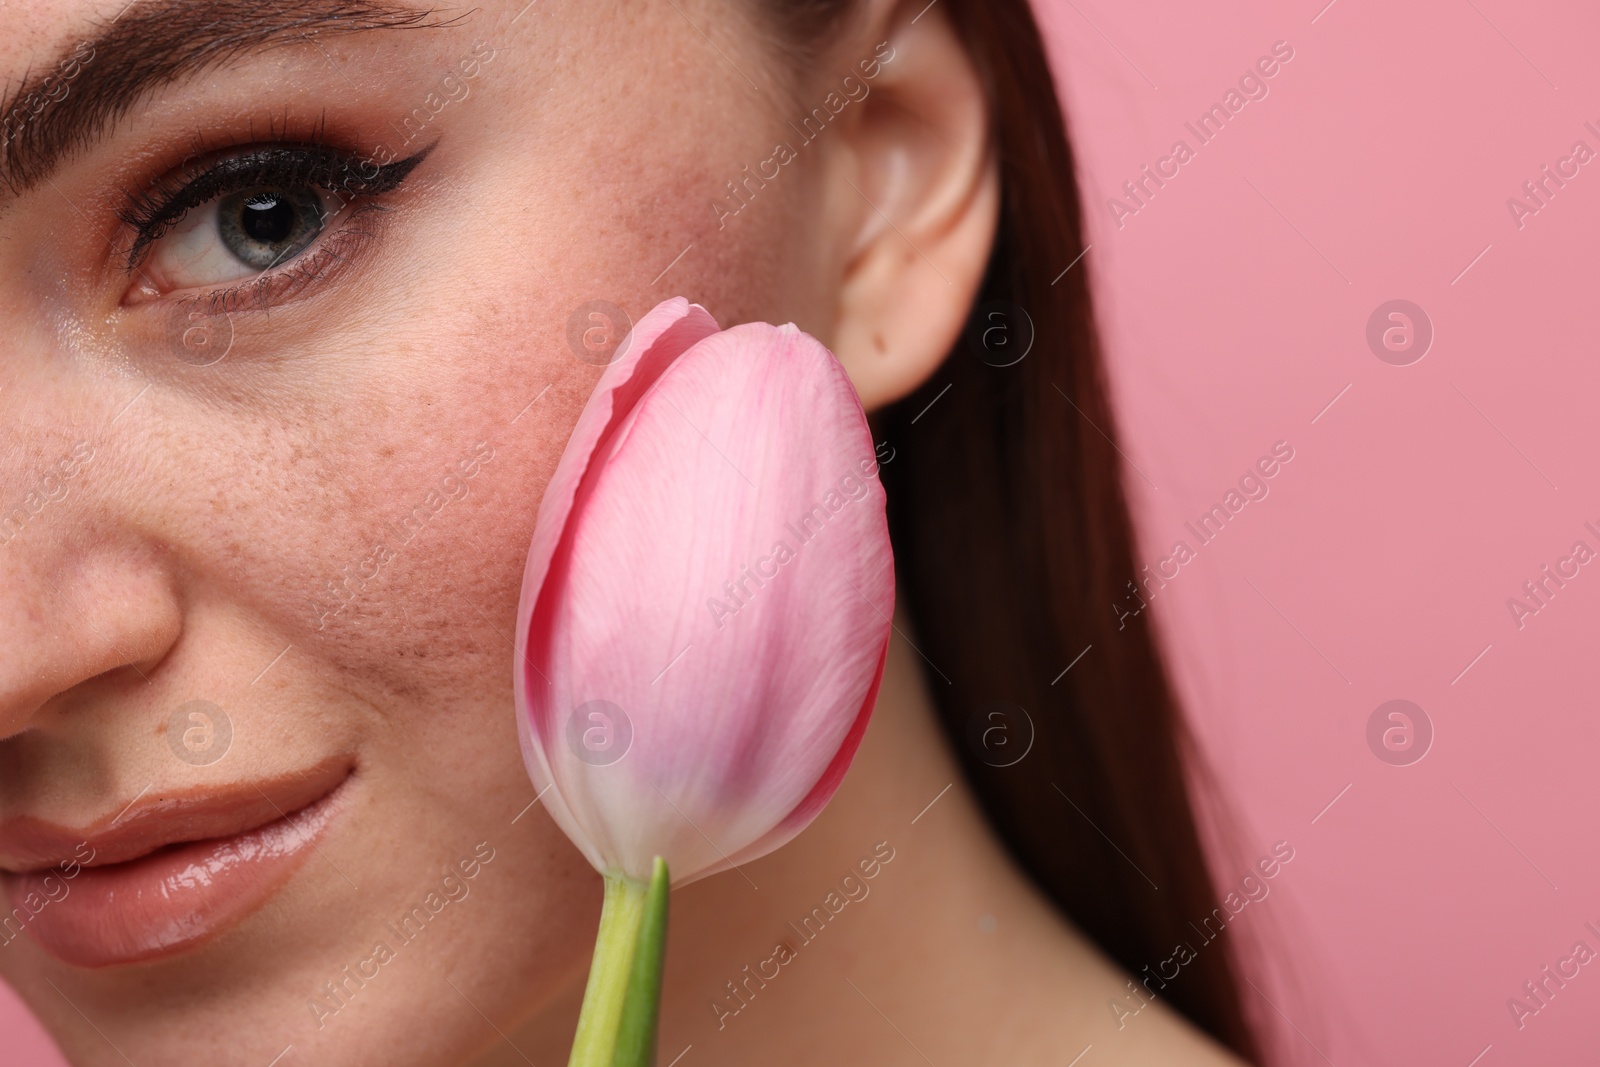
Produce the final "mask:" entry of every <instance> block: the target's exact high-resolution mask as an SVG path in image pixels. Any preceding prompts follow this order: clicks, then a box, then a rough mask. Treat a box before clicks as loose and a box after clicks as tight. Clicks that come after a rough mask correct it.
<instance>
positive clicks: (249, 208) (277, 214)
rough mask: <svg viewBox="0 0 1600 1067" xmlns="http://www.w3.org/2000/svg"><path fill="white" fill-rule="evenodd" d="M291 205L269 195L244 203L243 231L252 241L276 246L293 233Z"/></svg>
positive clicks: (293, 220)
mask: <svg viewBox="0 0 1600 1067" xmlns="http://www.w3.org/2000/svg"><path fill="white" fill-rule="evenodd" d="M295 218H296V212H295V208H294V205H293V204H290V203H288V202H286V201H284V200H280V199H278V198H277V197H276V196H273V195H272V194H271V193H260V194H258V195H256V196H252V197H250V198H249V199H248V200H246V201H245V202H244V219H243V220H242V221H243V229H244V232H245V235H246V236H248V237H249V238H250V239H251V240H252V241H260V242H261V243H262V244H278V243H279V242H281V241H283V240H284V239H286V238H287V237H288V236H289V235H290V234H291V233H293V232H294V231H295Z"/></svg>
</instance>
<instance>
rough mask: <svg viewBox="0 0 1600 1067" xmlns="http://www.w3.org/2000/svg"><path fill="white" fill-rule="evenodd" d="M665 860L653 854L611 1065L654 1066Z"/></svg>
mask: <svg viewBox="0 0 1600 1067" xmlns="http://www.w3.org/2000/svg"><path fill="white" fill-rule="evenodd" d="M671 888H672V879H671V878H670V877H668V875H667V861H666V860H664V859H662V858H661V857H660V856H657V857H656V862H655V865H654V868H653V869H652V870H651V872H650V888H649V891H648V892H647V893H646V895H645V898H644V915H643V917H642V918H641V919H640V920H639V939H638V947H637V948H636V949H635V950H634V953H633V967H632V968H631V971H632V973H631V974H630V975H629V977H628V997H627V1002H626V1005H625V1006H624V1008H623V1012H622V1023H621V1025H620V1026H619V1028H618V1030H617V1048H616V1052H615V1053H614V1054H613V1055H612V1059H611V1067H655V1062H656V1022H657V1019H658V1018H659V1016H660V1014H661V965H662V964H663V963H664V962H665V960H666V955H667V893H668V892H669V890H670V889H671Z"/></svg>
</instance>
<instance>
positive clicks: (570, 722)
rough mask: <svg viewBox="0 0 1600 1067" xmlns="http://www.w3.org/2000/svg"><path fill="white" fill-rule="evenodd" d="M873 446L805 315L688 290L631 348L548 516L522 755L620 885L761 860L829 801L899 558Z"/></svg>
mask: <svg viewBox="0 0 1600 1067" xmlns="http://www.w3.org/2000/svg"><path fill="white" fill-rule="evenodd" d="M876 471H877V463H876V461H875V457H874V450H873V443H872V437H871V434H870V432H869V430H868V428H867V422H866V417H865V415H864V414H863V413H862V410H861V404H860V401H859V400H858V399H857V397H856V394H855V390H854V388H853V387H852V386H851V384H850V380H849V378H848V377H847V376H846V374H845V372H844V369H843V368H842V367H841V366H840V365H839V363H838V361H837V360H836V359H835V358H834V357H833V355H832V353H830V352H829V351H828V350H827V349H826V348H824V347H823V346H822V345H821V344H820V343H819V342H818V341H816V340H815V339H814V338H812V337H810V336H808V335H806V334H804V333H802V332H800V330H798V329H797V328H796V327H795V326H793V325H792V324H791V325H786V326H779V327H774V326H771V325H768V324H766V323H747V324H745V325H742V326H735V327H733V328H732V329H729V330H719V329H718V327H717V323H716V321H715V320H714V319H712V317H711V316H710V315H709V314H708V313H707V312H706V311H705V309H704V308H702V307H700V306H698V305H693V304H690V303H689V302H688V301H686V300H684V299H683V298H681V297H679V298H676V299H672V300H668V301H666V302H664V303H662V304H660V305H658V306H657V307H656V308H655V309H653V310H652V311H650V312H649V313H648V314H647V315H645V316H644V317H643V318H642V319H640V320H639V323H638V324H637V325H636V326H635V327H634V329H633V332H632V333H631V334H630V335H629V337H628V339H627V340H626V341H624V343H623V347H622V348H621V349H620V350H619V355H618V357H617V358H616V359H615V361H614V362H612V364H611V365H610V366H609V367H607V368H606V371H605V373H604V375H603V376H602V377H601V380H600V384H599V385H598V386H597V387H596V389H595V391H594V394H593V395H592V396H591V397H590V399H589V402H588V405H587V406H586V407H585V408H584V410H583V413H582V415H581V416H580V417H579V419H578V424H577V427H576V429H575V430H574V431H573V434H572V438H571V440H570V441H569V442H568V443H567V447H566V451H565V452H564V453H563V454H562V457H561V462H560V464H559V465H558V467H557V468H556V472H555V475H554V477H553V478H552V479H551V481H550V484H549V486H548V488H547V489H546V490H545V495H544V499H543V500H542V501H541V502H540V505H539V515H538V525H537V528H536V530H535V533H534V537H533V544H532V547H531V548H530V550H529V553H528V565H527V570H526V572H525V574H524V577H523V586H522V600H521V604H520V606H519V610H518V613H517V648H518V649H519V650H521V653H522V657H523V658H522V661H521V662H520V663H519V664H518V665H517V670H516V671H515V691H516V703H517V712H518V716H517V719H518V728H519V732H520V734H521V738H522V751H523V758H524V760H525V761H526V763H527V767H528V773H529V775H530V777H531V778H532V779H533V784H534V787H535V788H536V789H538V790H539V791H540V792H541V793H542V795H543V798H544V803H545V805H546V806H547V808H548V810H549V812H550V814H551V816H552V817H553V818H554V819H555V820H556V822H557V824H559V825H560V826H561V828H562V829H563V830H564V831H565V832H566V833H567V835H568V836H569V837H570V838H571V839H572V840H573V841H574V842H575V843H576V844H577V845H578V847H579V848H580V849H582V851H583V853H584V855H585V856H586V857H587V858H588V859H589V862H590V863H592V864H593V865H594V867H595V868H596V869H597V870H599V871H601V872H602V873H606V874H608V875H610V874H615V875H620V876H622V877H624V878H627V879H631V880H634V881H640V882H642V881H644V880H647V879H648V878H649V876H650V872H651V863H652V860H653V858H654V857H655V856H658V855H659V856H661V857H663V858H664V859H665V860H666V861H667V864H668V866H669V867H670V869H671V873H672V876H673V882H674V883H675V884H682V883H684V882H688V881H691V880H693V879H695V878H699V877H703V876H705V875H707V874H711V873H714V872H716V871H719V870H723V869H726V868H728V867H729V866H732V865H735V864H743V863H745V862H747V861H749V860H752V859H755V858H756V857H758V856H762V855H764V854H766V853H768V852H770V851H772V850H773V849H776V848H778V847H779V846H781V845H783V844H784V843H785V842H787V841H789V840H790V839H791V838H793V837H794V836H795V835H796V834H798V833H799V832H800V831H801V830H802V829H804V828H805V826H806V825H807V824H808V823H809V822H810V821H811V820H812V818H814V817H815V816H816V814H817V813H818V812H819V811H820V810H821V809H822V807H823V805H824V804H826V803H827V801H828V800H829V798H830V797H832V795H833V792H834V790H835V789H836V788H837V787H838V785H839V781H840V779H841V778H842V777H843V776H844V772H845V770H846V769H847V768H848V766H849V764H850V760H851V758H852V757H853V756H854V754H855V751H856V747H857V745H858V744H859V743H860V740H861V735H862V733H863V732H864V730H865V729H866V725H867V719H868V717H869V715H870V714H871V711H872V706H873V703H874V701H875V699H876V697H877V690H878V683H879V681H880V679H881V678H882V676H883V664H884V657H885V654H886V652H887V649H888V640H889V633H890V616H891V614H892V613H893V604H894V568H893V557H892V554H891V551H890V547H889V534H888V525H887V522H886V520H885V517H884V494H883V489H882V486H881V485H880V484H879V482H878V480H877V477H876Z"/></svg>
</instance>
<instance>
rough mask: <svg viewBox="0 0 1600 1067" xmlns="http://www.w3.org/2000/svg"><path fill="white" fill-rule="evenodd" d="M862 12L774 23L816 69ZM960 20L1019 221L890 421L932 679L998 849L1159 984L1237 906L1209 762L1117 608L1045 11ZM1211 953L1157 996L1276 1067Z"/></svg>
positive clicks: (961, 5)
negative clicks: (1221, 846)
mask: <svg viewBox="0 0 1600 1067" xmlns="http://www.w3.org/2000/svg"><path fill="white" fill-rule="evenodd" d="M852 6H853V3H852V0H775V2H774V3H772V4H769V5H768V7H769V9H772V15H771V17H772V18H774V19H775V20H776V26H777V28H778V29H779V31H780V32H781V33H783V34H785V35H786V36H788V38H789V51H790V52H791V54H793V53H794V51H795V49H796V47H798V48H799V51H800V56H801V57H802V59H804V60H810V59H813V58H815V56H816V55H817V53H818V52H819V51H821V50H822V49H823V48H825V45H826V39H827V37H828V34H829V29H830V27H837V26H839V25H840V24H841V21H840V20H843V19H847V18H848V16H849V15H850V14H851V10H850V9H851V8H852ZM941 7H942V10H943V11H944V12H945V14H946V15H947V17H949V18H950V19H951V20H952V22H953V23H954V25H955V28H956V31H957V33H958V34H959V35H960V37H961V39H962V40H963V41H965V42H967V46H968V48H969V50H970V52H971V54H972V57H973V60H974V62H975V63H976V65H977V68H978V71H979V74H980V77H981V78H982V79H983V81H984V83H985V85H986V87H987V90H988V95H989V101H990V108H991V123H992V128H993V131H994V133H993V135H994V138H995V143H996V148H997V151H998V156H999V164H1000V178H1001V186H1002V197H1003V202H1002V207H1001V215H1000V225H999V233H998V235H997V240H996V244H995V248H994V252H993V254H992V256H991V258H990V262H989V265H988V270H987V274H986V276H985V279H984V282H983V286H982V289H981V292H980V294H979V296H978V299H977V301H976V306H975V308H974V314H973V319H972V320H971V322H970V323H969V328H968V330H967V331H966V336H965V337H964V338H963V340H962V341H961V342H958V343H957V345H956V347H955V349H954V351H952V352H951V353H950V354H949V356H948V357H947V358H946V359H945V361H944V363H943V365H942V366H941V367H940V368H939V371H938V372H937V373H936V374H935V375H934V376H933V377H932V378H931V379H929V381H928V382H927V384H926V385H924V386H923V387H922V388H921V389H920V390H918V391H917V392H915V393H913V394H912V395H911V396H909V397H907V398H906V399H905V400H903V401H901V402H899V403H898V404H895V405H893V406H892V407H891V408H889V409H888V410H887V411H885V412H884V413H883V415H882V418H881V419H880V420H879V428H880V431H881V433H882V436H883V439H884V442H885V443H886V444H888V445H889V446H890V447H892V448H893V449H894V456H893V458H892V459H889V460H888V461H887V462H885V463H884V465H883V467H882V478H883V481H884V484H885V487H886V488H887V490H888V497H889V526H890V532H891V536H892V538H893V541H894V544H895V550H896V557H897V562H898V568H899V571H900V596H901V598H902V599H903V602H904V604H905V606H906V608H907V609H908V611H909V614H910V618H911V620H912V623H913V627H914V630H915V640H916V641H917V643H918V644H919V646H920V648H921V651H922V652H923V653H924V655H925V657H926V660H927V661H928V662H929V663H930V664H932V665H933V666H931V667H927V668H925V673H926V674H927V675H928V679H929V688H930V690H931V692H932V693H933V697H934V701H935V704H936V705H937V708H938V712H939V717H940V720H941V723H942V725H943V727H944V729H945V732H946V733H947V735H948V736H949V737H950V739H951V742H952V745H953V747H954V749H955V751H956V752H957V753H958V755H959V757H960V759H961V761H962V765H963V768H964V770H965V773H966V775H967V778H968V779H969V781H970V782H971V784H972V786H973V788H974V790H975V791H976V793H977V795H978V797H979V798H980V801H981V803H982V805H983V807H984V809H985V811H986V813H987V815H988V817H989V819H990V821H991V823H992V825H993V827H994V829H995V831H996V833H997V834H998V835H999V837H1000V838H1001V840H1002V841H1003V842H1004V843H1005V845H1006V846H1007V847H1008V848H1009V850H1010V852H1011V854H1012V855H1013V856H1014V857H1015V858H1016V860H1017V862H1018V863H1019V864H1020V865H1021V867H1022V868H1023V870H1025V871H1026V872H1027V874H1028V875H1029V876H1030V877H1031V878H1032V879H1033V880H1034V881H1035V882H1036V883H1037V884H1038V886H1039V887H1040V888H1041V889H1042V890H1043V891H1044V892H1045V893H1046V894H1047V895H1048V896H1049V898H1050V899H1051V900H1052V901H1054V902H1055V904H1056V905H1057V906H1058V907H1059V908H1060V909H1061V911H1062V912H1063V913H1065V914H1066V915H1067V916H1068V917H1070V919H1071V920H1072V922H1073V923H1074V925H1076V926H1077V928H1078V929H1080V930H1081V931H1083V932H1084V933H1085V934H1086V935H1087V936H1089V937H1090V938H1092V939H1093V940H1094V941H1095V943H1097V944H1098V945H1099V946H1100V947H1101V948H1102V949H1103V950H1104V951H1105V952H1106V953H1107V954H1108V955H1109V956H1110V957H1112V958H1113V959H1114V960H1116V962H1117V963H1118V964H1120V965H1121V966H1122V967H1123V968H1124V969H1125V970H1127V971H1128V972H1129V973H1131V974H1133V975H1134V976H1135V977H1136V979H1139V980H1141V981H1142V980H1144V979H1145V978H1147V977H1148V976H1149V975H1151V974H1153V973H1154V972H1155V969H1156V967H1157V965H1158V964H1159V963H1160V962H1161V961H1164V960H1167V959H1168V958H1169V957H1171V956H1172V955H1173V951H1174V946H1175V945H1178V944H1180V943H1183V942H1189V943H1191V944H1194V943H1196V942H1197V941H1202V942H1203V940H1204V939H1202V938H1199V937H1197V933H1196V928H1195V927H1194V926H1193V925H1192V923H1193V922H1194V921H1197V920H1200V919H1203V918H1205V917H1207V916H1209V915H1210V914H1211V911H1212V909H1213V908H1214V907H1216V906H1217V901H1218V899H1219V898H1218V896H1217V893H1216V890H1215V888H1214V885H1213V883H1212V880H1211V877H1210V874H1209V872H1208V870H1207V867H1206V859H1205V854H1204V852H1203V851H1202V848H1201V845H1200V838H1199V833H1198V831H1197V827H1196V820H1195V809H1194V807H1193V806H1192V805H1191V799H1190V795H1189V791H1188V784H1189V779H1188V778H1187V777H1186V773H1185V772H1186V770H1187V771H1189V772H1190V773H1191V774H1192V775H1195V776H1196V777H1198V776H1199V773H1200V765H1199V761H1198V758H1197V753H1196V752H1195V749H1194V746H1193V743H1192V740H1191V738H1190V735H1189V734H1188V732H1187V730H1186V728H1185V726H1184V722H1183V719H1182V718H1181V716H1180V714H1179V711H1178V706H1177V701H1176V698H1175V696H1174V694H1173V691H1172V688H1171V685H1170V682H1169V679H1168V676H1167V672H1166V670H1165V668H1164V666H1163V663H1162V658H1161V654H1160V650H1159V648H1158V646H1157V642H1156V638H1155V636H1154V635H1153V634H1152V632H1151V630H1150V629H1149V627H1148V626H1147V625H1146V623H1145V622H1144V618H1145V617H1144V616H1140V617H1139V618H1138V619H1137V620H1135V621H1133V622H1132V623H1130V624H1128V625H1126V626H1124V625H1123V624H1122V623H1121V622H1119V620H1118V619H1117V615H1116V613H1115V612H1114V610H1113V608H1112V604H1113V602H1114V601H1121V600H1123V599H1125V597H1126V592H1127V583H1128V582H1129V581H1131V580H1132V579H1134V578H1135V576H1136V574H1137V570H1136V567H1135V564H1134V559H1133V546H1134V535H1133V528H1132V523H1131V521H1130V519H1129V515H1128V507H1127V502H1126V499H1125V497H1124V493H1123V486H1122V481H1121V465H1120V459H1121V457H1120V454H1119V452H1118V450H1117V448H1116V446H1115V444H1114V443H1113V442H1114V440H1115V435H1116V431H1115V421H1116V420H1115V419H1114V418H1113V416H1112V412H1111V407H1110V402H1109V400H1108V397H1107V390H1106V383H1105V379H1104V375H1103V368H1102V366H1101V359H1100V351H1099V345H1098V342H1097V339H1096V334H1095V328H1094V320H1093V315H1092V309H1091V306H1090V300H1089V289H1088V284H1087V281H1086V278H1087V271H1086V268H1085V266H1084V265H1083V264H1081V263H1080V264H1078V265H1077V266H1076V267H1075V268H1073V269H1071V270H1067V269H1066V268H1067V267H1068V266H1069V264H1072V263H1074V262H1075V261H1076V260H1077V259H1078V258H1079V256H1080V253H1082V251H1083V249H1084V243H1083V235H1082V226H1081V218H1080V210H1079V203H1078V191H1077V183H1076V180H1075V176H1074V161H1073V156H1072V150H1071V147H1070V145H1069V143H1068V139H1067V134H1066V127H1065V123H1064V118H1063V114H1062V111H1061V108H1060V106H1059V103H1058V101H1057V98H1056V93H1055V85H1054V82H1053V81H1052V77H1051V71H1050V67H1049V63H1048V60H1047V56H1046V53H1045V49H1044V44H1043V41H1042V39H1041V38H1040V35H1039V31H1038V27H1037V25H1036V24H1035V22H1034V19H1033V15H1032V12H1031V10H1030V8H1029V5H1028V2H1027V0H944V2H943V3H942V5H941ZM1063 272H1064V273H1063ZM996 315H998V316H999V317H998V318H997V317H996ZM1030 323H1031V332H1030ZM995 328H998V329H1000V330H1002V331H1003V332H1005V333H1006V334H1008V337H1007V340H1008V341H1009V343H1010V344H1011V345H1013V346H1021V345H1023V344H1025V343H1026V342H1027V341H1028V339H1029V337H1030V336H1031V337H1032V348H1031V350H1029V351H1028V353H1027V355H1026V357H1025V358H1023V359H1021V360H1020V362H1016V363H1014V364H1012V365H1009V366H996V365H994V364H995V363H1002V362H1007V361H1009V360H1010V359H1013V358H1015V355H1016V351H1017V349H1016V348H1013V349H1011V350H1010V351H1009V354H1006V355H1004V356H1001V357H1000V358H996V356H997V355H999V354H1000V352H1002V351H1004V350H1001V349H998V348H997V347H989V348H987V349H986V346H985V344H984V343H983V340H982V336H983V332H984V331H985V330H992V329H995ZM999 339H1000V337H999V335H994V336H992V337H991V340H992V341H998V340H999ZM986 354H987V355H989V358H988V359H987V360H986V359H985V358H983V356H984V355H986ZM936 399H937V401H938V402H937V403H934V401H935V400H936ZM930 405H931V406H930ZM1085 650H1087V651H1085ZM1080 655H1081V659H1080V658H1079V657H1080ZM1069 664H1073V666H1072V669H1071V670H1065V668H1066V667H1067V666H1068V665H1069ZM993 701H1004V702H1007V703H1009V704H1012V705H1016V706H1020V707H1021V708H1022V709H1024V710H1025V712H1026V715H1027V717H1028V719H1029V720H1031V722H1032V725H1033V727H1034V730H1035V737H1034V739H1033V745H1032V749H1031V750H1030V751H1029V752H1028V754H1027V756H1026V757H1025V758H1023V759H1021V760H1020V761H1019V762H1017V763H1015V764H1013V765H1010V766H1004V767H995V766H991V765H990V764H991V763H992V762H1003V761H999V760H992V759H991V760H985V759H984V758H982V756H983V753H984V750H983V747H982V746H981V745H974V744H973V743H972V741H971V737H970V735H969V730H970V729H971V723H972V721H973V718H974V716H975V714H977V715H981V714H982V709H983V708H984V706H985V705H986V704H989V703H990V702H993ZM1013 719H1014V720H1015V721H1013V722H1012V724H1011V730H1012V732H1013V735H1014V736H1015V737H1016V738H1017V739H1018V740H1020V739H1021V738H1022V736H1023V735H1024V734H1025V728H1024V727H1023V725H1022V721H1021V717H1020V716H1015V715H1013ZM981 728H982V727H981V725H980V727H979V729H980V730H981ZM1195 952H1196V955H1195V957H1194V959H1193V960H1192V961H1191V962H1189V963H1187V964H1186V965H1185V966H1184V967H1183V968H1182V970H1181V971H1180V973H1179V975H1178V977H1177V978H1176V979H1173V980H1170V981H1162V980H1161V979H1157V984H1152V986H1151V987H1150V988H1152V989H1153V990H1156V991H1157V992H1158V995H1159V996H1161V997H1164V998H1166V1000H1167V1001H1168V1002H1169V1003H1170V1004H1172V1005H1173V1006H1174V1007H1176V1008H1177V1009H1178V1010H1179V1011H1181V1012H1182V1013H1183V1014H1184V1015H1186V1016H1187V1017H1188V1018H1189V1019H1190V1020H1192V1021H1193V1022H1194V1023H1195V1024H1196V1025H1198V1026H1199V1027H1200V1028H1201V1029H1203V1030H1205V1031H1206V1032H1207V1033H1209V1034H1211V1035H1212V1036H1213V1037H1214V1038H1216V1039H1217V1040H1218V1041H1219V1042H1221V1043H1222V1044H1223V1045H1225V1046H1227V1047H1228V1048H1230V1049H1232V1050H1233V1051H1234V1052H1235V1053H1236V1054H1237V1055H1239V1056H1241V1057H1243V1058H1245V1059H1247V1060H1251V1061H1254V1062H1260V1055H1261V1048H1260V1044H1259V1042H1258V1040H1257V1037H1256V1036H1255V1035H1254V1034H1253V1032H1252V1030H1251V1028H1250V1026H1249V1025H1248V1023H1247V1021H1246V1015H1245V1011H1244V1008H1243V1004H1242V1002H1241V994H1240V984H1239V981H1238V971H1237V961H1236V959H1235V946H1234V945H1232V944H1231V943H1230V940H1229V939H1222V940H1221V941H1219V942H1218V943H1217V944H1215V945H1204V944H1201V945H1200V946H1199V947H1197V948H1196V949H1195ZM1130 1003H1132V1002H1131V1001H1130Z"/></svg>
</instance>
